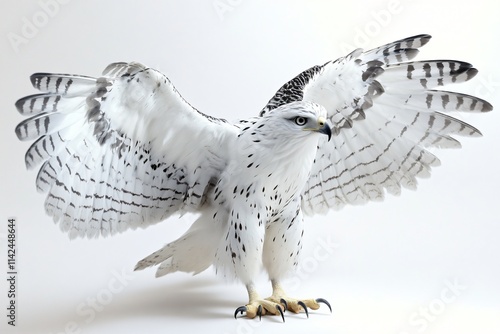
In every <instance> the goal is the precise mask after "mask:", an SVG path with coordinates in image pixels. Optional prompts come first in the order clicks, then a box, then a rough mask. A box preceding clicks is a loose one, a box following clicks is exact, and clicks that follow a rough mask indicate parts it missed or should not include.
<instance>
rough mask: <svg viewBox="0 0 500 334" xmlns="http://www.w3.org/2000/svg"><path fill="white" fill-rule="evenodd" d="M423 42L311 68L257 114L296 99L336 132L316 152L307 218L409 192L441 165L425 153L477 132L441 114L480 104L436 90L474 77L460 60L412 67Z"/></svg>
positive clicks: (486, 107)
mask: <svg viewBox="0 0 500 334" xmlns="http://www.w3.org/2000/svg"><path fill="white" fill-rule="evenodd" d="M429 39H430V36H429V35H418V36H414V37H410V38H406V39H403V40H399V41H396V42H393V43H390V44H387V45H384V46H381V47H379V48H376V49H373V50H369V51H366V52H363V50H361V49H358V50H355V51H354V52H352V53H351V54H349V55H347V56H346V57H343V58H340V59H337V60H336V61H330V62H327V63H326V64H324V65H322V66H314V67H312V68H310V69H308V70H306V71H304V72H302V73H301V74H299V75H298V76H297V77H295V78H294V79H292V80H291V81H289V82H288V83H286V84H285V85H284V86H283V87H281V89H280V90H279V91H278V92H277V93H276V95H275V96H274V97H273V98H272V99H271V100H270V101H269V103H268V104H267V105H266V107H264V109H263V110H262V111H261V115H262V114H265V113H267V112H272V110H273V109H274V108H276V107H277V106H279V105H282V104H285V103H289V102H292V101H297V100H310V101H313V102H316V103H319V104H322V105H323V106H324V107H325V108H326V109H327V111H328V118H329V120H330V122H331V125H332V132H333V133H334V135H333V137H332V140H331V141H330V142H326V140H323V141H322V142H321V143H320V145H319V148H318V153H317V156H316V160H315V163H314V165H313V168H312V170H311V175H310V178H309V180H308V182H307V185H306V187H305V189H304V191H303V193H302V199H303V203H302V206H303V209H304V211H305V213H307V214H313V213H321V212H326V211H327V210H328V209H330V208H337V209H338V208H341V207H342V206H344V205H345V204H363V203H366V202H368V201H370V200H373V201H377V200H382V199H383V198H384V194H385V192H388V193H390V194H395V195H397V194H399V193H400V191H401V187H405V188H410V189H413V188H415V187H416V185H417V180H416V178H417V177H427V176H429V172H430V169H431V167H432V166H437V165H438V164H439V160H438V159H437V158H436V157H435V156H434V155H433V154H432V153H430V152H429V151H428V150H427V149H428V148H430V147H439V148H448V147H460V143H459V142H458V141H457V140H456V139H455V138H454V137H453V136H452V135H459V136H469V137H475V136H480V135H481V134H480V132H479V131H478V130H477V129H475V128H474V127H472V126H470V125H469V124H466V123H464V122H462V121H460V120H458V119H456V118H453V117H451V116H449V115H448V114H447V113H448V112H452V111H464V112H469V111H472V112H485V111H490V110H492V106H491V105H490V104H489V103H488V102H486V101H484V100H481V99H479V98H476V97H473V96H469V95H464V94H459V93H454V92H449V91H444V90H437V89H436V88H440V87H441V86H444V85H446V84H451V83H458V82H463V81H467V80H469V79H471V78H472V77H474V75H475V74H476V73H477V70H476V69H475V68H473V67H472V65H470V64H468V63H464V62H460V61H452V60H433V61H414V62H411V61H410V60H411V59H412V58H414V57H415V56H416V55H417V53H418V48H419V47H421V46H423V45H425V44H426V43H427V42H428V41H429Z"/></svg>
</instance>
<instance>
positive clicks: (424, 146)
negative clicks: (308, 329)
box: [15, 35, 492, 321]
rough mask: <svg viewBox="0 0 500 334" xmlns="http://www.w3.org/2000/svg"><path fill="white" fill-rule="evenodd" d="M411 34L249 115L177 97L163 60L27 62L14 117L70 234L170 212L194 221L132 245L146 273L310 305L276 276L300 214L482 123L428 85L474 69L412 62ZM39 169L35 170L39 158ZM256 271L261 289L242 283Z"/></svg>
mask: <svg viewBox="0 0 500 334" xmlns="http://www.w3.org/2000/svg"><path fill="white" fill-rule="evenodd" d="M430 38H431V37H430V36H429V35H418V36H413V37H409V38H405V39H402V40H398V41H395V42H393V43H389V44H387V45H383V46H381V47H378V48H375V49H372V50H369V51H363V50H361V49H357V50H355V51H353V52H352V53H350V54H348V55H347V56H345V57H342V58H339V59H337V60H335V61H329V62H327V63H325V64H323V65H319V66H314V67H311V68H310V69H308V70H306V71H304V72H302V73H300V74H299V75H298V76H296V77H295V78H293V79H292V80H290V81H289V82H287V83H285V84H284V85H283V86H282V87H281V88H280V89H279V90H278V91H277V93H276V94H275V95H274V96H273V97H272V98H271V99H270V100H269V102H268V103H267V104H266V105H265V106H264V108H263V109H262V110H261V111H260V113H259V114H258V116H256V117H252V118H248V119H246V120H242V121H239V122H236V123H230V122H228V121H226V120H224V119H220V118H215V117H212V116H208V115H205V114H203V113H202V112H200V111H198V110H197V109H195V108H194V107H192V106H191V105H190V104H189V103H187V102H186V100H184V99H183V98H182V97H181V95H180V94H179V93H178V92H177V90H176V89H175V88H174V86H173V85H172V83H171V82H170V81H169V79H168V78H167V77H165V76H164V75H163V74H162V73H160V72H158V71H156V70H154V69H152V68H149V67H147V66H144V65H141V64H139V63H135V62H132V63H114V64H111V65H109V66H108V67H107V68H106V69H105V70H104V72H103V74H102V76H101V77H99V78H93V77H87V76H81V75H68V74H51V73H35V74H33V75H32V76H31V82H32V84H33V86H34V87H35V88H36V89H38V90H39V91H41V93H40V94H36V95H30V96H27V97H24V98H22V99H20V100H18V101H17V103H16V107H17V109H18V111H19V112H20V113H21V114H22V115H23V116H26V117H28V118H27V119H26V120H24V121H23V122H21V123H20V124H19V125H18V126H17V127H16V129H15V132H16V134H17V137H18V138H19V139H20V140H36V141H35V142H34V143H33V144H32V145H31V147H30V148H29V149H28V151H27V153H26V166H27V168H28V169H34V168H39V172H38V175H37V177H36V187H37V189H38V190H39V191H40V192H43V193H47V197H46V201H45V210H46V212H47V214H48V215H49V216H51V217H53V219H54V221H55V222H56V223H58V224H59V226H60V227H61V229H62V230H63V231H64V232H67V233H68V234H69V235H70V237H71V238H75V237H88V238H94V237H98V236H109V235H113V234H116V233H118V232H122V231H125V230H127V229H135V228H137V227H141V228H144V227H147V226H149V225H151V224H155V223H158V222H161V221H163V220H165V219H166V218H168V217H170V216H171V215H172V214H174V213H184V212H196V213H199V218H197V219H196V221H194V222H193V224H192V225H191V227H190V228H189V229H188V230H187V232H186V233H185V234H184V235H182V236H181V237H180V238H179V239H177V240H175V241H172V242H170V243H168V244H167V245H166V246H164V247H163V248H161V249H159V250H158V251H156V252H154V253H153V254H151V255H149V256H147V257H145V258H144V259H142V260H141V261H139V263H138V264H137V266H136V268H135V269H136V270H141V269H144V268H147V267H151V266H158V269H157V272H156V275H157V276H163V275H166V274H169V273H173V272H176V271H183V272H189V273H194V274H196V273H200V272H202V271H204V270H205V269H207V268H208V267H210V266H211V265H213V266H214V267H215V269H216V272H217V274H218V275H221V276H223V277H226V278H230V279H238V280H239V281H241V282H242V283H243V284H244V285H245V286H246V288H247V290H248V296H249V300H248V303H246V305H244V306H241V307H238V308H237V309H236V312H235V314H234V315H235V317H236V316H237V315H238V314H239V313H241V314H244V315H246V316H247V317H249V318H254V317H256V316H258V317H261V316H263V315H268V314H274V315H280V316H281V317H282V319H283V321H284V320H285V318H284V312H285V311H286V310H290V311H293V312H297V313H298V312H301V311H303V312H305V313H306V314H307V315H309V311H308V309H312V310H316V309H318V308H319V307H320V304H321V303H323V304H326V306H328V308H330V311H331V307H330V304H329V303H328V302H327V301H326V300H325V299H323V298H310V299H297V298H292V297H290V296H288V295H287V294H286V293H285V290H284V287H283V286H282V284H281V282H282V280H283V279H284V278H285V277H286V276H287V275H289V274H290V273H293V271H294V269H296V268H297V265H298V263H299V261H300V255H301V248H302V236H303V233H304V228H305V225H304V216H306V215H314V214H318V213H322V214H324V213H326V212H328V211H329V210H330V209H340V208H342V207H343V206H344V205H347V204H353V205H357V204H363V203H366V202H368V201H380V200H382V199H383V198H384V196H385V194H386V193H388V194H391V195H398V194H399V193H400V191H401V188H409V189H414V188H416V185H417V178H418V177H428V176H429V175H430V170H431V167H434V166H437V165H439V160H438V158H437V157H436V156H435V155H434V154H433V153H431V152H430V151H429V150H428V149H429V148H434V147H438V148H455V147H460V143H459V141H458V140H457V139H456V138H455V136H466V137H478V136H480V135H481V133H480V132H479V131H478V130H477V129H476V128H474V127H472V126H471V125H469V124H467V123H464V122H462V121H460V120H458V119H456V118H454V117H452V116H450V114H449V113H450V112H479V113H482V112H487V111H490V110H492V106H491V105H490V104H489V103H488V102H486V101H484V100H482V99H480V98H477V97H474V96H470V95H465V94H461V93H455V92H450V91H446V90H442V89H441V88H442V86H445V85H448V84H454V83H460V82H464V81H467V80H470V79H472V78H473V77H474V76H475V75H476V73H477V70H476V69H475V68H473V67H472V65H470V64H468V63H465V62H462V61H454V60H430V61H411V60H412V59H413V58H414V57H415V56H416V55H417V54H418V52H419V48H420V47H422V46H423V45H425V44H426V43H427V42H428V41H429V40H430ZM40 166H41V167H40ZM262 269H264V270H265V271H266V272H267V274H268V276H269V280H270V282H271V284H272V289H273V292H272V295H271V296H270V297H268V298H262V297H261V296H260V295H259V294H258V292H257V288H256V286H255V284H254V281H255V279H256V277H257V276H258V274H259V273H260V272H261V270H262Z"/></svg>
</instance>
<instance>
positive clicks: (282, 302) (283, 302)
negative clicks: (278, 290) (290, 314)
mask: <svg viewBox="0 0 500 334" xmlns="http://www.w3.org/2000/svg"><path fill="white" fill-rule="evenodd" d="M280 303H281V304H283V305H284V306H285V309H284V310H283V312H286V309H288V303H287V302H286V300H284V299H283V298H281V299H280Z"/></svg>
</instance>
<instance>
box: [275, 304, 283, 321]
mask: <svg viewBox="0 0 500 334" xmlns="http://www.w3.org/2000/svg"><path fill="white" fill-rule="evenodd" d="M276 309H277V310H278V312H279V313H280V314H281V319H283V322H285V315H284V314H283V310H282V309H281V306H280V305H276Z"/></svg>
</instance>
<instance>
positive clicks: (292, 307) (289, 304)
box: [266, 295, 332, 318]
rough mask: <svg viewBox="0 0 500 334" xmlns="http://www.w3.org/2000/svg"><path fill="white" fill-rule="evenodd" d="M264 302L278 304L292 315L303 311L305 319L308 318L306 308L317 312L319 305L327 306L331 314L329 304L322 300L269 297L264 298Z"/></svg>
mask: <svg viewBox="0 0 500 334" xmlns="http://www.w3.org/2000/svg"><path fill="white" fill-rule="evenodd" d="M266 300H268V301H271V302H275V303H280V304H282V305H284V306H285V309H287V310H289V311H292V312H294V313H299V312H300V310H304V312H305V313H306V315H307V317H308V318H309V311H308V308H310V309H312V310H317V309H319V307H320V303H323V304H325V305H326V306H328V308H329V309H330V313H331V312H332V307H331V306H330V303H329V302H328V301H327V300H326V299H323V298H317V299H303V300H299V299H293V298H288V297H284V298H283V297H277V296H274V295H273V296H271V297H269V298H266Z"/></svg>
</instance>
